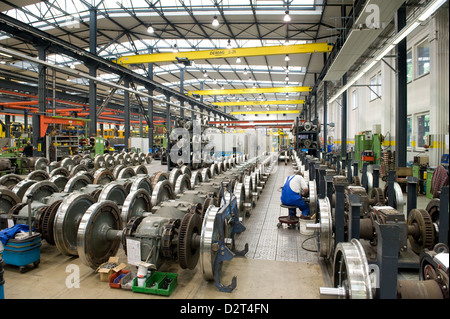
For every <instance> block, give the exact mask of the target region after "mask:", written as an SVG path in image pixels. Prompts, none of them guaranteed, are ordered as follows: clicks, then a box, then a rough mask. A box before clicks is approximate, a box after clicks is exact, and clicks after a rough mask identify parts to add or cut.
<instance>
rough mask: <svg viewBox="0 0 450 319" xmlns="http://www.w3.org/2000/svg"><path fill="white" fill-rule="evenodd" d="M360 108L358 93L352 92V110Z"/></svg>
mask: <svg viewBox="0 0 450 319" xmlns="http://www.w3.org/2000/svg"><path fill="white" fill-rule="evenodd" d="M357 108H358V91H357V90H354V91H353V92H352V110H355V109H357Z"/></svg>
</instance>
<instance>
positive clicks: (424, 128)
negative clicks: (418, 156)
mask: <svg viewBox="0 0 450 319" xmlns="http://www.w3.org/2000/svg"><path fill="white" fill-rule="evenodd" d="M428 134H430V114H428V113H426V114H421V115H417V146H418V147H424V146H425V144H426V143H427V136H428Z"/></svg>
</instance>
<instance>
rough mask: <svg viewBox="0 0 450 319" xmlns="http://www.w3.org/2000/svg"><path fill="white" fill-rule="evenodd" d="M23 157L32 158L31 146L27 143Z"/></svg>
mask: <svg viewBox="0 0 450 319" xmlns="http://www.w3.org/2000/svg"><path fill="white" fill-rule="evenodd" d="M23 156H25V157H33V145H31V142H30V141H28V142H27V145H26V146H25V147H24V148H23Z"/></svg>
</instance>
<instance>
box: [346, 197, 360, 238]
mask: <svg viewBox="0 0 450 319" xmlns="http://www.w3.org/2000/svg"><path fill="white" fill-rule="evenodd" d="M348 198H349V201H350V211H349V219H348V222H349V224H348V234H349V239H348V240H349V241H350V240H352V239H353V238H354V239H358V240H359V233H360V224H361V223H360V221H361V206H362V204H361V201H360V199H359V195H356V194H348Z"/></svg>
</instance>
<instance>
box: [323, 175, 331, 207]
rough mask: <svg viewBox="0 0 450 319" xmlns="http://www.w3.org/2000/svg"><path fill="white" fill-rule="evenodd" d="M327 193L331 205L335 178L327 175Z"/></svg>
mask: <svg viewBox="0 0 450 319" xmlns="http://www.w3.org/2000/svg"><path fill="white" fill-rule="evenodd" d="M325 192H326V194H327V197H328V200H329V201H330V203H331V202H332V198H333V176H328V175H325Z"/></svg>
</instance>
